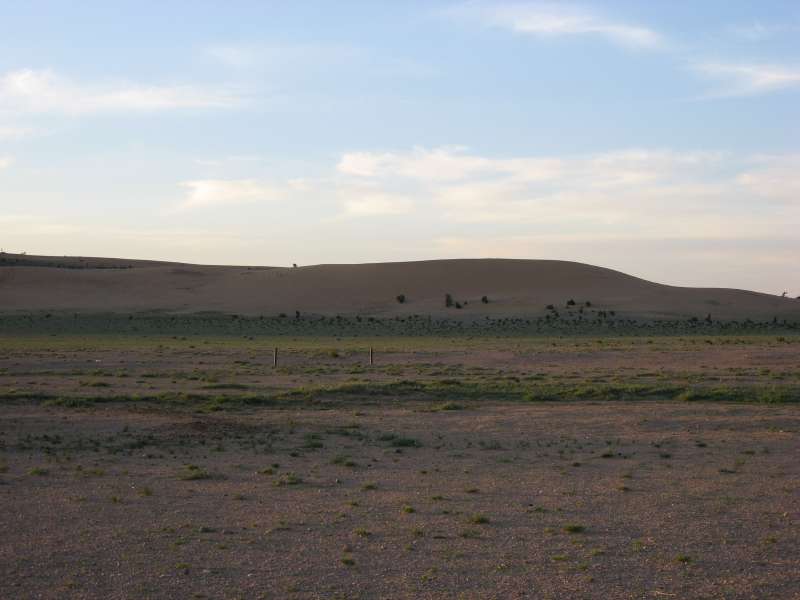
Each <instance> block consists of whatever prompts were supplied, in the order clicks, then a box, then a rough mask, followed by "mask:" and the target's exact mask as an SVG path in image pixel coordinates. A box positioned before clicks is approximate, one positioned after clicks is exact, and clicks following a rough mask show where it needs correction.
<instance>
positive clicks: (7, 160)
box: [0, 156, 14, 170]
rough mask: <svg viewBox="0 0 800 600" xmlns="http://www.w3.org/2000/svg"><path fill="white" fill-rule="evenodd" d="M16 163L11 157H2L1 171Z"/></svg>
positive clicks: (0, 158) (0, 162)
mask: <svg viewBox="0 0 800 600" xmlns="http://www.w3.org/2000/svg"><path fill="white" fill-rule="evenodd" d="M12 162H14V161H13V160H12V158H11V157H10V156H0V170H3V169H7V168H8V167H10V166H11V163H12Z"/></svg>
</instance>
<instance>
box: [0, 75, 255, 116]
mask: <svg viewBox="0 0 800 600" xmlns="http://www.w3.org/2000/svg"><path fill="white" fill-rule="evenodd" d="M242 103H243V98H242V97H241V96H240V95H239V94H238V93H236V92H235V91H232V90H226V89H213V88H206V87H196V86H191V85H142V84H137V83H129V82H102V83H80V82H75V81H72V80H70V79H68V78H66V77H63V76H61V75H58V74H56V73H55V72H53V71H51V70H36V69H21V70H16V71H11V72H8V73H6V74H5V75H2V76H0V113H1V112H3V111H10V112H14V113H20V112H21V113H56V114H71V115H83V114H93V113H114V112H158V111H170V110H178V109H210V108H233V107H236V106H239V105H241V104H242Z"/></svg>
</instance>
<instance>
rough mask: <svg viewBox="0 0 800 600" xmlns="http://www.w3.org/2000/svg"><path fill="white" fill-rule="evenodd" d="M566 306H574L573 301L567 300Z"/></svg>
mask: <svg viewBox="0 0 800 600" xmlns="http://www.w3.org/2000/svg"><path fill="white" fill-rule="evenodd" d="M567 306H575V300H573V299H572V298H570V299H569V300H567Z"/></svg>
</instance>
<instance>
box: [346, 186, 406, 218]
mask: <svg viewBox="0 0 800 600" xmlns="http://www.w3.org/2000/svg"><path fill="white" fill-rule="evenodd" d="M340 196H341V197H344V198H345V200H344V212H345V214H346V215H348V216H353V217H373V216H381V215H404V214H407V213H410V212H411V211H412V209H413V207H414V201H413V200H412V199H411V198H409V197H406V196H403V195H400V194H391V193H387V192H383V191H372V192H365V191H355V190H341V191H340Z"/></svg>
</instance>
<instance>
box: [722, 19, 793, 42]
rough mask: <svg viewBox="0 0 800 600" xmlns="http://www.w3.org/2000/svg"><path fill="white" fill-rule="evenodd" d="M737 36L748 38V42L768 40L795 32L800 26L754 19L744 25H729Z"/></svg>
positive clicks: (729, 29)
mask: <svg viewBox="0 0 800 600" xmlns="http://www.w3.org/2000/svg"><path fill="white" fill-rule="evenodd" d="M728 31H730V32H731V33H732V34H733V35H735V36H736V37H738V38H740V39H743V40H747V41H748V42H761V41H764V40H768V39H770V38H773V37H775V36H777V35H780V34H783V33H795V32H797V31H800V26H798V25H791V24H782V25H777V24H764V23H761V22H760V21H754V22H752V23H747V24H744V25H732V26H730V27H728Z"/></svg>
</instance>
